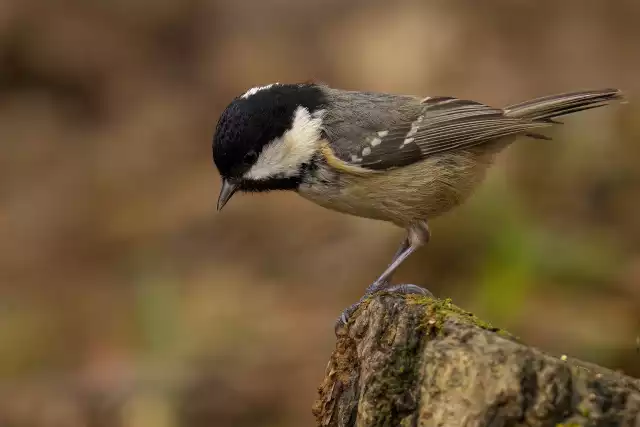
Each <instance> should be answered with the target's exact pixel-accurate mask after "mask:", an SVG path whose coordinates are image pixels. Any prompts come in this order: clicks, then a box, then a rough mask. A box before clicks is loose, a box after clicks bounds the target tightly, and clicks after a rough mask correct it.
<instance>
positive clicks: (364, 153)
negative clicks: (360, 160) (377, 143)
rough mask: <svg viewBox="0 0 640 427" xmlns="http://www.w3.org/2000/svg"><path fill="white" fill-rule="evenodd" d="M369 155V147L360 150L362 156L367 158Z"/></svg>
mask: <svg viewBox="0 0 640 427" xmlns="http://www.w3.org/2000/svg"><path fill="white" fill-rule="evenodd" d="M369 154H371V148H370V147H364V148H363V149H362V155H363V156H368V155H369Z"/></svg>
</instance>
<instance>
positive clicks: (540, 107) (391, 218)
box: [212, 82, 623, 333]
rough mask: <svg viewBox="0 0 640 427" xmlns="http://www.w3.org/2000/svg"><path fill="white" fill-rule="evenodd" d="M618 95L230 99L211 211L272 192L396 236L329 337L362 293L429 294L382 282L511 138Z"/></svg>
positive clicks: (219, 132)
mask: <svg viewBox="0 0 640 427" xmlns="http://www.w3.org/2000/svg"><path fill="white" fill-rule="evenodd" d="M622 98H623V94H622V92H621V91H620V90H618V89H599V90H584V91H576V92H567V93H560V94H555V95H549V96H544V97H539V98H535V99H532V100H529V101H525V102H521V103H518V104H513V105H509V106H507V107H504V108H495V107H491V106H489V105H486V104H483V103H480V102H477V101H472V100H467V99H459V98H456V97H453V96H433V97H423V96H414V95H400V94H393V93H381V92H365V91H355V90H343V89H337V88H332V87H330V86H329V85H327V84H324V83H314V82H306V83H272V84H268V85H265V86H256V87H253V88H251V89H249V90H247V91H246V92H244V93H243V94H241V95H238V96H236V97H235V98H234V99H233V100H231V102H230V103H229V104H228V106H227V107H226V108H225V109H224V111H223V112H222V114H221V115H220V117H219V120H218V123H217V125H216V128H215V132H214V136H213V142H212V154H213V161H214V164H215V166H216V168H217V170H218V172H219V174H220V176H221V179H222V187H221V189H220V194H219V197H218V203H217V209H218V211H220V210H221V209H222V208H223V207H224V206H225V205H226V204H227V203H228V202H229V200H230V199H231V197H232V196H233V195H234V194H236V193H238V192H268V191H277V190H282V191H291V192H296V193H298V194H299V195H300V196H302V197H303V198H305V199H308V200H310V201H311V202H314V203H316V204H318V205H320V206H322V207H324V208H327V209H330V210H333V211H337V212H341V213H344V214H350V215H355V216H358V217H364V218H369V219H374V220H381V221H386V222H389V223H392V224H395V225H396V226H399V227H402V228H404V229H405V230H406V236H405V237H404V239H403V240H402V242H401V244H400V247H399V248H398V250H397V251H396V253H395V255H394V256H393V258H392V260H391V263H390V264H389V265H388V267H387V268H386V269H385V270H384V271H383V273H382V274H381V275H380V276H379V277H378V278H377V279H376V280H375V281H374V282H373V283H372V284H371V285H369V286H368V287H367V289H366V291H365V293H364V295H363V297H362V298H361V299H360V300H359V301H358V302H356V303H355V304H352V305H351V306H349V307H348V308H347V309H345V310H344V311H343V312H342V314H341V315H340V316H339V317H338V319H337V320H336V323H335V328H336V331H338V330H339V328H340V327H343V326H345V325H346V324H347V322H348V321H349V318H350V316H351V315H352V314H353V312H354V311H355V310H356V309H357V307H358V306H359V304H361V302H362V301H363V300H364V298H366V297H367V296H370V295H371V294H373V293H376V292H379V291H382V290H384V291H387V292H398V293H402V294H422V295H429V296H431V293H430V292H429V291H427V290H426V289H424V288H421V287H419V286H416V285H413V284H402V285H392V284H391V279H392V276H393V274H394V272H395V271H396V270H397V269H398V267H399V266H400V265H401V264H402V263H403V262H404V261H405V260H406V259H407V258H408V257H409V256H410V255H411V254H412V253H414V252H415V251H416V250H418V249H419V248H420V247H422V246H424V245H425V244H426V243H427V242H428V241H429V239H430V236H431V232H430V230H429V225H428V224H429V222H430V221H431V220H432V219H434V218H436V217H438V216H440V215H442V214H444V213H446V212H449V211H450V210H451V209H453V208H455V207H457V206H459V205H461V204H462V203H463V202H465V201H466V200H467V199H468V198H469V196H470V195H471V194H472V193H473V192H474V190H476V189H477V188H478V186H479V185H480V184H481V182H482V181H483V179H484V177H485V175H486V173H487V170H488V169H489V168H490V167H491V165H492V164H493V163H494V160H495V158H496V156H497V154H498V153H500V152H501V151H502V150H503V149H504V148H506V147H507V146H509V145H510V144H511V143H512V142H514V141H515V140H516V139H517V138H518V137H519V136H524V137H529V138H535V139H551V138H549V137H548V136H546V135H544V134H541V133H540V131H541V130H542V129H545V128H548V127H550V126H553V125H555V124H559V123H561V122H558V121H557V120H555V118H556V117H559V116H564V115H567V114H571V113H576V112H579V111H584V110H588V109H592V108H597V107H601V106H604V105H607V104H609V103H610V102H611V101H614V100H619V99H622ZM336 333H337V332H336Z"/></svg>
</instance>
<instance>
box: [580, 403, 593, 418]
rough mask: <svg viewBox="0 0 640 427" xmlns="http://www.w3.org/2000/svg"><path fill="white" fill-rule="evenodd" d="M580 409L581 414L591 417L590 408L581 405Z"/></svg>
mask: <svg viewBox="0 0 640 427" xmlns="http://www.w3.org/2000/svg"><path fill="white" fill-rule="evenodd" d="M578 411H579V412H580V415H582V416H583V417H585V418H589V413H590V411H589V408H587V407H586V406H583V405H580V406H578Z"/></svg>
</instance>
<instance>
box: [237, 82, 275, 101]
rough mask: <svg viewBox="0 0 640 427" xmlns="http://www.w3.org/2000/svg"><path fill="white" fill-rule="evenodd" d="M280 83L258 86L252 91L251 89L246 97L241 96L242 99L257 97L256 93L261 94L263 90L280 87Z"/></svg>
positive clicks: (245, 94) (246, 93)
mask: <svg viewBox="0 0 640 427" xmlns="http://www.w3.org/2000/svg"><path fill="white" fill-rule="evenodd" d="M279 84H280V83H271V84H270V85H266V86H256V87H252V88H251V89H249V90H248V91H246V92H245V93H244V95H242V96H241V98H245V99H247V98H248V97H250V96H251V95H255V94H256V93H258V92H260V91H261V90H266V89H269V88H270V87H272V86H275V85H279Z"/></svg>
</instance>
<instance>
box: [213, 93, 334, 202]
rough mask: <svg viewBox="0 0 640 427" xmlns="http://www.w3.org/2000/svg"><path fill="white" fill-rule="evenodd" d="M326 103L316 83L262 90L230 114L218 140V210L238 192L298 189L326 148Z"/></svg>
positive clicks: (218, 131) (247, 96)
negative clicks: (317, 157) (320, 151)
mask: <svg viewBox="0 0 640 427" xmlns="http://www.w3.org/2000/svg"><path fill="white" fill-rule="evenodd" d="M324 104H325V98H324V95H323V91H322V88H321V87H320V86H317V85H314V84H279V83H275V84H272V85H268V86H263V87H256V88H252V89H250V90H248V91H247V92H245V93H244V94H243V95H241V96H239V97H237V98H236V99H234V100H233V101H232V102H231V104H229V106H227V108H226V109H225V110H224V112H223V113H222V115H221V116H220V119H219V121H218V125H217V126H216V131H215V135H214V137H213V161H214V163H215V165H216V167H217V168H218V171H219V172H220V175H221V177H222V189H221V191H220V196H219V198H218V210H220V209H222V208H223V207H224V205H225V204H226V203H227V202H228V201H229V199H230V198H231V196H233V194H234V193H235V192H236V191H270V190H295V189H297V188H298V186H299V185H300V182H301V178H302V174H303V173H304V170H305V169H306V168H307V167H308V166H309V164H310V162H311V161H312V159H313V157H314V155H315V154H316V152H317V151H318V149H319V147H320V143H321V139H322V137H321V133H322V114H323V112H324V110H323V108H324Z"/></svg>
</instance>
